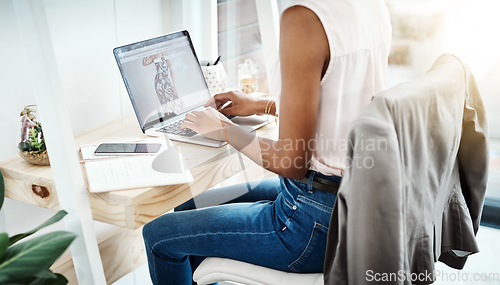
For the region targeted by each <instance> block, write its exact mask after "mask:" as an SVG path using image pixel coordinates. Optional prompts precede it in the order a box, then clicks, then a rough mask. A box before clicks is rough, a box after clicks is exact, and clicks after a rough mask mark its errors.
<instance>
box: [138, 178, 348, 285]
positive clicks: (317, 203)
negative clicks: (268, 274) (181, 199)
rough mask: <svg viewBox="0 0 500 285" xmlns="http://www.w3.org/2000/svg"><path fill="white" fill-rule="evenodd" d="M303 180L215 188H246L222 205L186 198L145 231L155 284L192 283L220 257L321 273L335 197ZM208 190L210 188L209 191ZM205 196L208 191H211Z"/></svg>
mask: <svg viewBox="0 0 500 285" xmlns="http://www.w3.org/2000/svg"><path fill="white" fill-rule="evenodd" d="M314 175H320V176H321V177H324V178H327V179H330V180H334V181H338V182H340V177H337V176H323V175H321V174H320V173H316V172H310V178H309V183H308V184H304V183H302V182H299V181H297V180H293V179H287V178H282V177H281V178H269V179H264V180H261V181H254V182H251V183H245V184H240V185H235V186H229V187H225V188H221V189H219V190H217V191H221V190H222V191H224V190H227V191H234V190H235V189H237V188H242V187H243V188H247V189H249V191H248V192H247V193H245V194H244V195H242V196H240V197H238V198H236V199H233V200H231V201H230V202H228V203H227V204H224V205H219V206H212V207H206V208H202V209H193V208H194V202H193V200H190V201H188V202H186V203H185V204H183V205H181V206H180V207H178V208H176V210H182V211H179V212H174V213H168V214H165V215H163V216H160V217H158V218H157V219H155V220H154V221H152V222H150V223H148V224H147V225H145V226H144V229H143V236H144V242H145V245H146V254H147V258H148V263H149V271H150V275H151V279H152V281H153V283H154V284H175V285H183V284H192V282H193V281H192V274H193V271H194V270H195V269H196V267H197V266H198V265H199V263H200V262H201V261H202V260H203V259H204V258H205V257H209V256H210V257H225V258H230V259H235V260H240V261H244V262H248V263H252V264H257V265H261V266H265V267H269V268H274V269H278V270H282V271H287V272H322V271H323V262H324V257H325V248H326V239H327V232H328V226H329V223H330V216H331V212H332V208H333V205H334V203H335V199H336V195H334V194H331V193H327V192H322V191H319V190H316V189H314V188H313V187H312V178H313V177H314ZM212 191H214V190H212ZM209 192H211V191H209Z"/></svg>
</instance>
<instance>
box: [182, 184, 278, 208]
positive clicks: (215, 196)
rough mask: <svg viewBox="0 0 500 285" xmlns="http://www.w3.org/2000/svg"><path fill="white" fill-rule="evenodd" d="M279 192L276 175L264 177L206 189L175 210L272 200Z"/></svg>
mask: <svg viewBox="0 0 500 285" xmlns="http://www.w3.org/2000/svg"><path fill="white" fill-rule="evenodd" d="M280 192H281V184H280V179H279V178H278V177H273V178H265V179H262V180H256V181H251V182H247V183H241V184H236V185H231V186H227V187H221V188H217V189H212V190H208V191H206V192H203V193H202V194H200V195H198V196H196V197H195V198H193V199H191V200H189V201H187V202H185V203H184V204H182V205H180V206H178V207H176V208H175V211H176V212H177V211H185V210H191V209H199V208H205V207H210V206H216V205H223V204H230V203H244V202H257V201H274V200H275V199H276V197H277V196H278V194H279V193H280Z"/></svg>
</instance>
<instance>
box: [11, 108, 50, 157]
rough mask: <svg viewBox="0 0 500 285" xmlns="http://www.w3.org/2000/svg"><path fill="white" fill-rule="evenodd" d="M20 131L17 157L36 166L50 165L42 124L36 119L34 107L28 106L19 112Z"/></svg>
mask: <svg viewBox="0 0 500 285" xmlns="http://www.w3.org/2000/svg"><path fill="white" fill-rule="evenodd" d="M20 116H21V131H20V134H19V139H20V141H19V144H18V147H17V149H18V151H19V155H20V156H21V157H22V158H23V159H24V160H25V161H27V162H29V163H32V164H36V165H50V162H49V155H48V154H47V147H46V146H45V138H44V136H43V132H42V124H41V123H40V121H39V119H38V112H37V108H36V105H28V106H26V107H24V109H23V110H22V111H21V114H20Z"/></svg>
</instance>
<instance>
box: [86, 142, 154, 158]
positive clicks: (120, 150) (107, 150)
mask: <svg viewBox="0 0 500 285" xmlns="http://www.w3.org/2000/svg"><path fill="white" fill-rule="evenodd" d="M160 148H161V144H159V143H102V144H100V145H99V146H98V147H97V149H96V150H95V152H94V154H95V155H140V154H155V153H158V151H159V150H160Z"/></svg>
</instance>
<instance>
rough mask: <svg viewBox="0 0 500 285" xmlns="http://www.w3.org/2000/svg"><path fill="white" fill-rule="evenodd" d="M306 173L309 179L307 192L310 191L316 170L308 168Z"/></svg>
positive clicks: (311, 190)
mask: <svg viewBox="0 0 500 285" xmlns="http://www.w3.org/2000/svg"><path fill="white" fill-rule="evenodd" d="M308 174H309V180H308V181H307V192H309V193H312V192H313V182H314V176H315V175H316V171H312V170H309V171H308Z"/></svg>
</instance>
